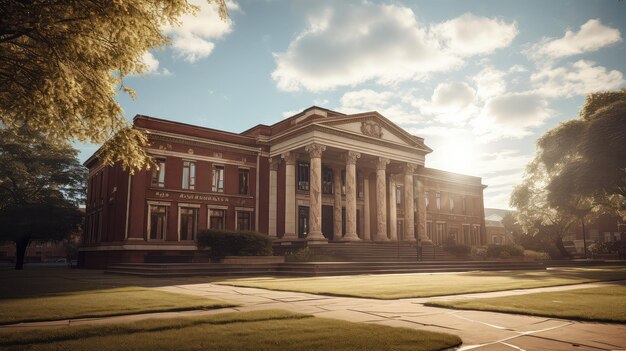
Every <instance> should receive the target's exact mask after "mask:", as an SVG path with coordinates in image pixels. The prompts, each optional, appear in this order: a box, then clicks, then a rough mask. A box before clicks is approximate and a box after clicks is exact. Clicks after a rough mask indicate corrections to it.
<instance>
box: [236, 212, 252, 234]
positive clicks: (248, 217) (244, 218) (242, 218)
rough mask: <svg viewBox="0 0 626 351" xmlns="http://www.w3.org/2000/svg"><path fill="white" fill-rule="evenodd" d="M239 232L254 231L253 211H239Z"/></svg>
mask: <svg viewBox="0 0 626 351" xmlns="http://www.w3.org/2000/svg"><path fill="white" fill-rule="evenodd" d="M237 230H254V228H253V226H252V212H251V211H237Z"/></svg>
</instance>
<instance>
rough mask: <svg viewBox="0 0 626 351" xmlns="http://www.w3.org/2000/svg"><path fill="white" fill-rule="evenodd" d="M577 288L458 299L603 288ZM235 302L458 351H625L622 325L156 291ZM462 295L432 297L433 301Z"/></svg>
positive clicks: (203, 290) (209, 290) (273, 295)
mask: <svg viewBox="0 0 626 351" xmlns="http://www.w3.org/2000/svg"><path fill="white" fill-rule="evenodd" d="M604 285H606V283H592V284H578V285H572V286H561V287H552V288H538V289H524V290H512V291H506V292H497V293H481V294H467V295H463V297H466V298H475V297H492V296H505V295H514V294H522V293H526V294H527V293H532V292H543V291H559V290H571V289H575V288H591V287H598V286H604ZM159 289H161V290H165V291H171V292H176V293H183V294H192V295H198V296H206V297H210V298H214V299H221V300H227V301H231V302H234V303H239V304H240V305H241V307H237V308H235V309H237V310H240V311H251V310H258V309H283V310H288V311H293V312H301V313H308V314H312V315H315V316H317V317H325V318H335V319H341V320H346V321H351V322H363V323H376V324H383V325H388V326H393V327H405V328H412V329H419V330H430V331H438V332H447V333H451V334H456V335H458V336H460V337H461V338H462V339H463V345H462V347H461V348H460V350H481V351H486V350H552V351H560V350H620V349H625V350H626V325H620V324H607V323H589V322H577V321H570V320H564V319H555V318H546V317H532V316H522V315H514V314H506V313H494V312H480V311H457V310H450V309H444V308H436V307H426V306H424V305H423V303H424V302H425V301H427V300H433V298H422V299H399V300H374V299H363V298H349V297H332V296H322V295H313V294H305V293H294V292H284V291H272V290H265V289H256V288H243V287H233V286H225V285H215V284H182V285H172V286H168V287H162V288H159ZM460 297H462V296H448V297H438V298H437V299H446V298H454V299H457V298H460Z"/></svg>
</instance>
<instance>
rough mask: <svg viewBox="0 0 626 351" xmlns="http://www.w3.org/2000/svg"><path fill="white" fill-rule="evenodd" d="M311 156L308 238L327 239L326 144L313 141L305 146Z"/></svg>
mask: <svg viewBox="0 0 626 351" xmlns="http://www.w3.org/2000/svg"><path fill="white" fill-rule="evenodd" d="M305 150H306V152H308V153H309V155H310V156H311V166H310V170H311V172H310V177H309V228H310V230H309V235H307V240H326V238H325V237H324V235H323V234H322V152H324V150H326V146H324V145H320V144H316V143H312V144H310V145H308V146H306V147H305Z"/></svg>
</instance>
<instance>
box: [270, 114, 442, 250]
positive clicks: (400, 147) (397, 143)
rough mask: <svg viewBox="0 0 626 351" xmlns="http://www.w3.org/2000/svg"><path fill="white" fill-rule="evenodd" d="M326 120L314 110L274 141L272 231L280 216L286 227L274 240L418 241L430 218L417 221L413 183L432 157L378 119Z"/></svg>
mask: <svg viewBox="0 0 626 351" xmlns="http://www.w3.org/2000/svg"><path fill="white" fill-rule="evenodd" d="M325 113H326V111H325V110H321V109H320V110H316V109H312V110H309V115H306V114H305V115H304V116H302V117H300V118H301V119H300V120H297V119H296V120H294V121H292V126H291V128H290V129H289V130H286V131H285V132H284V133H280V134H279V135H278V136H276V137H275V138H273V139H270V140H269V143H270V155H269V156H270V163H271V167H270V177H269V181H270V184H269V199H270V203H269V213H270V216H269V228H277V227H278V225H277V222H278V221H279V220H281V217H283V218H284V223H285V225H284V233H282V234H283V235H281V233H278V232H274V231H273V230H270V235H272V236H276V237H278V238H280V239H281V240H284V241H293V240H306V241H308V242H311V243H326V242H328V241H398V240H401V241H415V240H416V236H415V234H416V233H415V227H416V226H417V227H418V228H420V227H421V228H425V224H422V225H418V224H417V222H419V221H422V222H424V223H425V220H426V218H425V216H420V215H419V213H418V214H417V215H416V214H415V212H416V210H417V207H416V204H418V203H419V200H418V198H417V194H419V193H420V191H419V189H416V190H417V191H414V186H415V185H418V184H419V182H414V177H415V176H416V174H415V172H416V170H417V169H418V167H420V166H421V167H423V165H424V159H425V157H424V156H425V155H426V154H427V153H429V152H431V150H430V149H429V148H428V147H426V146H425V145H424V143H423V140H421V138H417V137H415V136H412V135H410V134H408V133H406V132H405V131H404V130H402V129H400V128H398V127H397V126H395V125H394V124H393V123H391V122H390V121H388V120H387V119H386V118H384V117H383V116H381V115H379V114H377V113H369V114H363V115H350V116H346V118H333V119H329V120H326V119H325V118H324V114H325ZM279 162H280V165H279ZM281 171H282V173H283V175H284V182H281V183H282V184H284V186H282V187H280V186H279V185H278V180H279V178H281V177H280V176H279V175H278V173H279V172H281ZM282 184H281V185H282ZM414 194H415V195H414ZM279 203H280V204H281V205H279ZM282 204H284V205H282ZM279 207H281V208H282V209H283V210H284V213H278V208H279ZM398 209H399V210H398ZM399 221H401V222H402V224H403V225H401V226H400V227H398V222H399ZM398 228H400V230H401V232H398V230H399V229H398ZM418 232H419V229H418ZM422 235H423V237H424V238H426V236H425V233H423V234H422ZM424 240H425V241H426V240H427V239H424Z"/></svg>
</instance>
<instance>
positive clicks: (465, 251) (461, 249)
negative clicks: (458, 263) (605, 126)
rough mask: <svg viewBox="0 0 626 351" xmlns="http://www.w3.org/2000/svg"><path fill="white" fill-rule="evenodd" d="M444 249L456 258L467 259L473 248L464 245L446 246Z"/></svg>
mask: <svg viewBox="0 0 626 351" xmlns="http://www.w3.org/2000/svg"><path fill="white" fill-rule="evenodd" d="M443 249H444V250H445V251H446V252H448V253H450V254H452V255H454V256H456V257H467V256H469V254H470V252H471V248H470V247H469V246H467V245H462V244H454V245H448V246H444V247H443Z"/></svg>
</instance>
